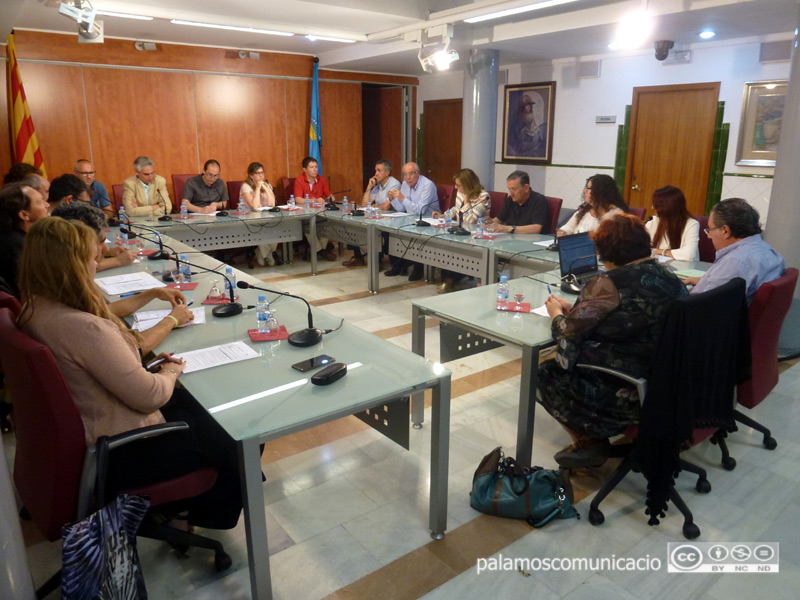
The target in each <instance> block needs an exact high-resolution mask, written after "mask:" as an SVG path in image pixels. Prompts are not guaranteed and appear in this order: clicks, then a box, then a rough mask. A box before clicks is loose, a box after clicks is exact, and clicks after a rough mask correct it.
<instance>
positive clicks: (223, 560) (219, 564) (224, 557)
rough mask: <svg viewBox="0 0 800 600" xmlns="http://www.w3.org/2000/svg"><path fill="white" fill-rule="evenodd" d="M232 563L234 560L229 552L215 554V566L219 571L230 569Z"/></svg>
mask: <svg viewBox="0 0 800 600" xmlns="http://www.w3.org/2000/svg"><path fill="white" fill-rule="evenodd" d="M232 564H233V560H232V559H231V557H230V555H229V554H228V553H227V552H217V553H216V554H215V555H214V568H215V569H216V570H217V572H218V573H222V571H226V570H228V569H230V568H231V565H232Z"/></svg>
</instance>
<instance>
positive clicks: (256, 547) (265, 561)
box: [239, 439, 272, 600]
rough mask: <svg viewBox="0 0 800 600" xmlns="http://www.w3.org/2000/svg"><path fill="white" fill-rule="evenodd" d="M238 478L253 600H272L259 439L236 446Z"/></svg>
mask: <svg viewBox="0 0 800 600" xmlns="http://www.w3.org/2000/svg"><path fill="white" fill-rule="evenodd" d="M239 474H240V478H241V484H242V499H243V500H244V529H245V533H246V536H247V562H248V566H249V568H250V591H251V595H252V597H253V598H254V599H255V600H271V599H272V578H271V576H270V570H269V544H268V542H267V517H266V514H265V512H264V488H263V487H262V484H261V452H260V449H259V444H258V439H249V440H244V441H241V442H239Z"/></svg>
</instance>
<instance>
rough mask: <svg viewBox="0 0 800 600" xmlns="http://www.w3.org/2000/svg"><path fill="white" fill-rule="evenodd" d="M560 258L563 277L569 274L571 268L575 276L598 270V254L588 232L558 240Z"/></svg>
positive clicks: (562, 237) (565, 236)
mask: <svg viewBox="0 0 800 600" xmlns="http://www.w3.org/2000/svg"><path fill="white" fill-rule="evenodd" d="M582 257H585V258H582ZM558 258H559V260H560V261H561V276H562V277H564V276H565V275H567V274H569V272H570V267H572V272H573V273H574V274H575V275H580V274H581V273H586V272H589V271H596V270H597V254H596V253H595V249H594V242H592V240H591V239H590V238H589V233H588V232H585V233H576V234H575V235H564V236H561V237H560V238H558Z"/></svg>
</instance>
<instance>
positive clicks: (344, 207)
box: [342, 196, 350, 219]
mask: <svg viewBox="0 0 800 600" xmlns="http://www.w3.org/2000/svg"><path fill="white" fill-rule="evenodd" d="M342 212H343V213H344V215H343V217H344V218H345V219H346V218H347V214H348V213H349V212H350V202H349V201H348V200H347V196H345V197H344V198H343V199H342Z"/></svg>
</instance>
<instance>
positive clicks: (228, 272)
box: [225, 267, 236, 298]
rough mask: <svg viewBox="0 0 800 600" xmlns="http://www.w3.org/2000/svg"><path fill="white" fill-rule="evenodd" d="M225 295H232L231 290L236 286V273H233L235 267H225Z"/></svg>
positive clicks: (228, 296) (227, 296)
mask: <svg viewBox="0 0 800 600" xmlns="http://www.w3.org/2000/svg"><path fill="white" fill-rule="evenodd" d="M225 276H226V277H227V279H226V280H225V297H226V298H230V297H231V290H232V289H235V288H236V275H234V274H233V267H225Z"/></svg>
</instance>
